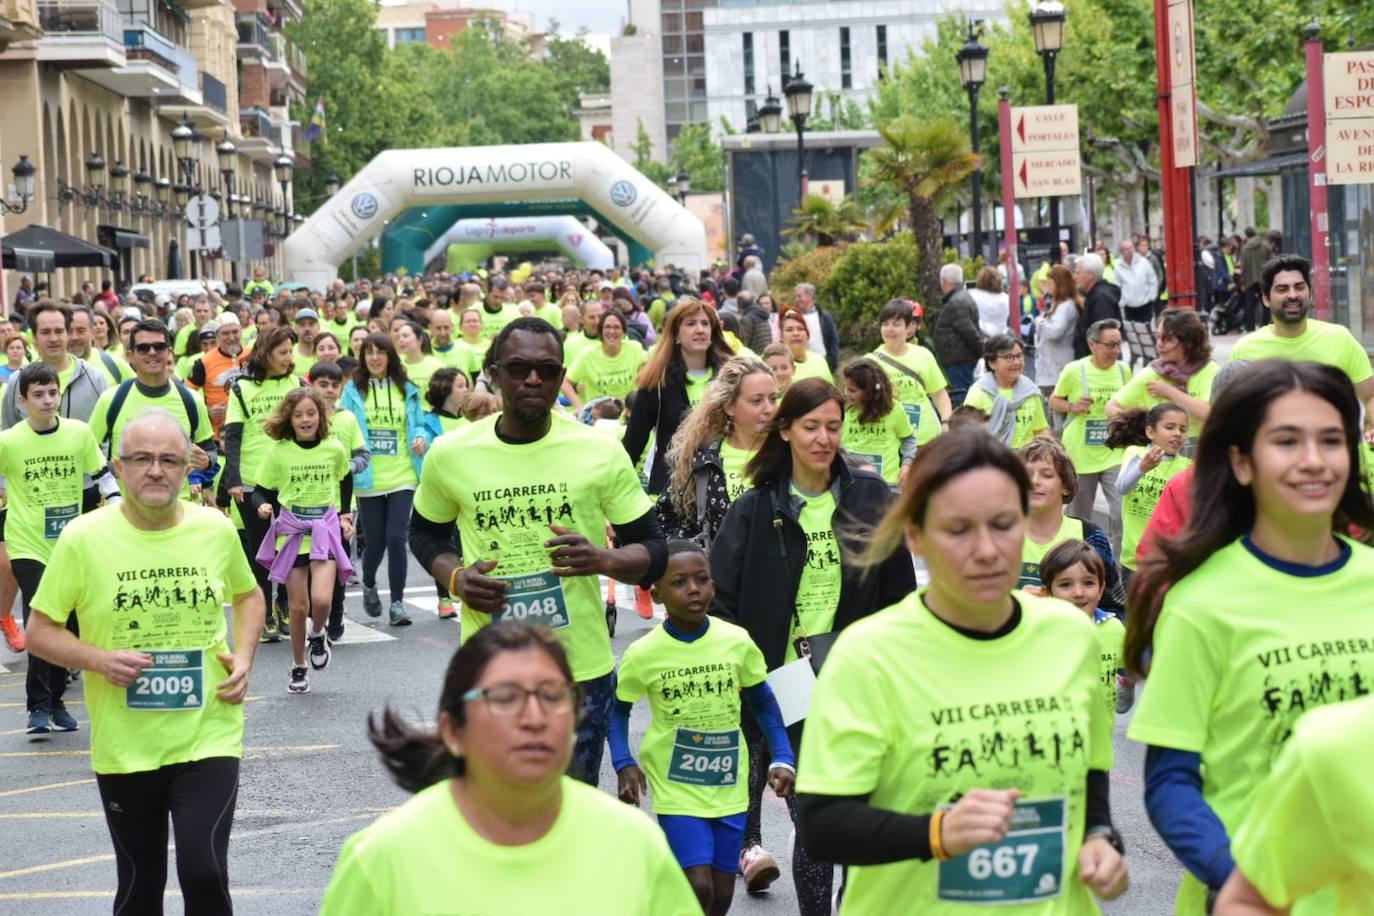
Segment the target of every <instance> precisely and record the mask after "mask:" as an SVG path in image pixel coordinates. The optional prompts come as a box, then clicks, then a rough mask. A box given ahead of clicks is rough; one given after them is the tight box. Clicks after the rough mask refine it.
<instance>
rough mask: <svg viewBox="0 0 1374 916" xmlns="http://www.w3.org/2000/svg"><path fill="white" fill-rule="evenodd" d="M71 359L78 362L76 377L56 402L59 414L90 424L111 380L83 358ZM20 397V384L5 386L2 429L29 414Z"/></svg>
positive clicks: (0, 406)
mask: <svg viewBox="0 0 1374 916" xmlns="http://www.w3.org/2000/svg"><path fill="white" fill-rule="evenodd" d="M69 358H70V359H73V360H76V374H75V375H73V376H72V380H71V381H70V382H68V383H67V387H66V388H64V389H62V397H61V399H60V400H59V401H58V402H57V415H58V416H60V417H67V418H68V419H72V420H80V421H81V422H82V423H89V422H91V411H93V410H94V409H95V402H96V399H98V398H99V397H100V394H101V392H103V391H104V390H105V389H106V388H109V387H110V380H109V379H108V378H106V377H105V373H103V372H101V371H100V370H99V369H97V368H95V367H94V366H92V365H91V364H90V363H88V362H86V361H85V360H84V359H78V358H77V357H75V356H72V357H69ZM18 398H19V385H18V384H17V380H16V382H15V383H12V384H9V385H6V386H5V399H4V401H3V402H0V429H9V428H10V427H11V426H13V425H14V424H16V423H18V422H19V421H20V420H22V419H24V418H25V417H27V416H28V415H29V412H28V411H27V410H25V409H24V408H23V407H21V406H19V400H18Z"/></svg>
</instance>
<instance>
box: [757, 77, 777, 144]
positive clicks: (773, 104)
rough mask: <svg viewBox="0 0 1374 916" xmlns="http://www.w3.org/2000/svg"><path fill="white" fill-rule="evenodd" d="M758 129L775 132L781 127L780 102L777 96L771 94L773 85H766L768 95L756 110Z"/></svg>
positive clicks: (768, 132) (767, 132)
mask: <svg viewBox="0 0 1374 916" xmlns="http://www.w3.org/2000/svg"><path fill="white" fill-rule="evenodd" d="M758 117H759V130H761V131H763V132H764V133H765V134H775V133H777V132H778V131H779V130H781V129H782V104H781V103H780V102H779V101H778V97H777V96H775V95H774V94H773V87H772V86H771V85H770V86H769V87H768V97H767V98H766V99H764V100H763V105H761V106H760V107H759V110H758Z"/></svg>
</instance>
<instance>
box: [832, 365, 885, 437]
mask: <svg viewBox="0 0 1374 916" xmlns="http://www.w3.org/2000/svg"><path fill="white" fill-rule="evenodd" d="M840 374H841V375H842V376H843V377H844V379H845V381H848V382H853V383H854V387H855V388H857V389H859V391H861V392H863V397H862V399H861V400H860V402H859V403H858V404H854V405H851V406H852V407H853V409H854V410H855V411H856V412H857V413H858V415H859V418H858V419H859V422H860V423H877V422H878V421H880V420H882V419H883V418H884V417H886V416H887V415H888V414H889V413H891V412H892V407H893V405H894V404H896V398H895V397H894V396H893V394H892V379H890V378H888V375H887V373H886V372H884V371H883V367H882V366H880V365H878V363H877V361H876V360H874V359H871V358H870V357H867V356H860V357H859V358H858V359H852V360H850V361H849V362H847V363H845V364H844V365H843V366H841V367H840Z"/></svg>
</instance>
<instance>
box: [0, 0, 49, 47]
mask: <svg viewBox="0 0 1374 916" xmlns="http://www.w3.org/2000/svg"><path fill="white" fill-rule="evenodd" d="M42 35H43V30H42V29H40V28H39V27H38V4H37V3H36V2H35V0H0V51H4V50H5V48H6V47H8V46H9V44H10V43H11V42H14V41H33V40H34V39H37V38H40V37H42Z"/></svg>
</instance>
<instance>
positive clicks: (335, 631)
mask: <svg viewBox="0 0 1374 916" xmlns="http://www.w3.org/2000/svg"><path fill="white" fill-rule="evenodd" d="M324 632H325V635H326V636H328V637H329V641H330V642H338V641H339V640H341V639H343V635H344V622H343V621H342V620H340V621H339V622H338V623H334V622H333V621H330V622H329V624H328V626H326V627H325V628H324Z"/></svg>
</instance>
